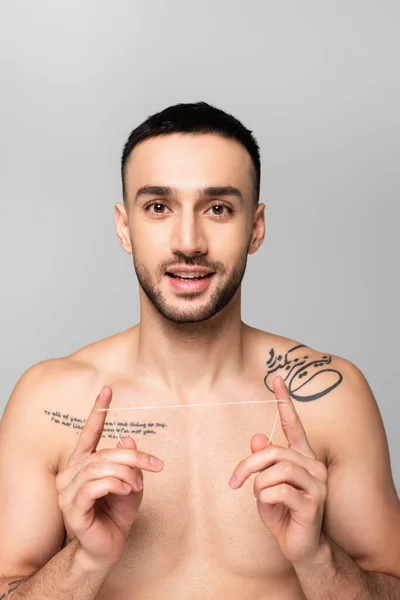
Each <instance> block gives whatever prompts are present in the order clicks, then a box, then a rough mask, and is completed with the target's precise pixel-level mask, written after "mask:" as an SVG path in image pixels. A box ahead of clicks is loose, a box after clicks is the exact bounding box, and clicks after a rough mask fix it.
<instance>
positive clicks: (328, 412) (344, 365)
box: [255, 332, 383, 462]
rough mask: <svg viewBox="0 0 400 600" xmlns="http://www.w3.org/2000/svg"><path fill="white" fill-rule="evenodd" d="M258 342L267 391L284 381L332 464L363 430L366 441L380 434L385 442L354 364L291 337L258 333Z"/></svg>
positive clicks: (364, 382) (376, 410)
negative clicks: (368, 437)
mask: <svg viewBox="0 0 400 600" xmlns="http://www.w3.org/2000/svg"><path fill="white" fill-rule="evenodd" d="M255 339H256V340H257V346H259V347H260V344H261V345H262V347H263V348H264V350H263V351H264V354H266V355H267V356H266V358H265V365H264V372H265V376H264V383H265V385H266V387H267V388H268V389H269V390H270V391H271V392H273V387H272V382H273V379H274V377H275V376H277V375H280V376H281V377H282V378H283V380H284V381H285V383H286V386H287V388H288V390H289V393H290V396H291V398H292V399H293V400H294V403H295V406H296V410H297V412H298V414H299V416H300V419H301V420H302V422H303V424H304V426H305V429H306V431H307V433H309V435H310V438H312V439H313V440H315V442H316V444H318V445H321V447H323V448H324V453H325V456H326V458H327V462H332V461H334V460H335V458H336V455H337V452H338V451H339V449H340V448H341V449H342V451H344V449H345V448H346V446H349V445H351V443H352V440H354V439H356V436H355V433H356V431H357V429H358V428H363V431H365V436H367V435H368V432H370V433H371V432H376V431H379V432H380V436H381V437H382V429H383V428H382V421H381V417H380V413H379V408H378V405H377V402H376V399H375V397H374V395H373V393H372V390H371V388H370V385H369V383H368V381H367V379H366V377H365V375H364V374H363V373H362V371H361V370H360V369H359V367H357V366H356V365H355V364H354V363H352V362H351V361H349V360H347V359H345V358H343V357H340V356H337V355H334V354H332V353H329V352H326V351H323V350H318V349H316V348H311V347H309V346H307V345H306V344H304V343H302V342H300V341H298V340H293V339H290V338H286V337H281V336H276V335H272V336H271V334H268V333H265V332H257V334H256V337H255ZM258 352H259V351H258Z"/></svg>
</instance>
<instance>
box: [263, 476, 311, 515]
mask: <svg viewBox="0 0 400 600" xmlns="http://www.w3.org/2000/svg"><path fill="white" fill-rule="evenodd" d="M258 501H259V502H260V503H261V504H278V503H279V502H282V504H284V505H285V506H287V507H288V508H289V509H290V510H291V511H294V512H295V513H298V514H301V515H303V516H304V517H306V515H308V513H309V510H310V504H311V503H310V501H309V499H308V498H307V496H305V495H304V494H302V493H301V492H299V490H296V489H295V488H294V487H292V486H291V485H288V484H287V483H281V484H279V485H275V486H273V487H269V488H265V489H264V490H262V491H261V492H260V494H259V496H258Z"/></svg>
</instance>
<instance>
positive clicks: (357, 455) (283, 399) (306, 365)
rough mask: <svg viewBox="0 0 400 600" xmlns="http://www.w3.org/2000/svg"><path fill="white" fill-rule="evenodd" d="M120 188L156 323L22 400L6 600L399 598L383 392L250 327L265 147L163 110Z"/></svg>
mask: <svg viewBox="0 0 400 600" xmlns="http://www.w3.org/2000/svg"><path fill="white" fill-rule="evenodd" d="M122 178H123V197H124V203H123V204H117V205H116V206H115V223H116V229H117V235H118V238H119V241H120V243H121V246H122V248H123V249H124V250H125V251H126V252H128V253H131V254H132V256H133V261H134V265H135V271H136V274H137V277H138V280H139V284H140V309H141V317H140V323H139V324H138V325H136V326H135V327H132V328H130V329H128V330H127V331H123V332H121V333H118V334H116V335H114V336H112V337H110V338H108V339H105V340H101V341H99V342H97V343H94V344H91V345H89V346H87V347H85V348H83V349H81V350H79V351H77V352H75V353H73V354H72V355H70V356H67V357H63V358H59V359H54V360H47V361H44V362H42V363H39V364H37V365H35V366H34V367H32V368H31V369H29V370H28V371H27V372H26V373H25V374H24V375H23V376H22V377H21V379H20V381H19V382H18V384H17V385H16V387H15V390H14V391H13V394H12V396H11V398H10V400H9V402H8V404H7V407H6V410H5V413H4V416H3V419H2V423H1V436H0V439H1V441H0V474H1V495H0V536H1V540H0V542H1V543H0V548H1V555H0V569H1V575H2V577H3V579H2V581H1V588H0V590H1V591H0V598H1V599H4V598H9V597H10V598H29V599H30V600H36V599H39V598H40V599H43V598H46V599H51V600H64V599H65V600H66V599H67V598H68V599H70V598H74V600H81V599H82V600H83V599H85V600H88V599H89V600H91V599H93V598H98V599H101V600H105V599H109V598H116V599H121V600H123V599H132V600H133V599H134V600H144V599H146V600H156V599H157V600H160V599H172V598H173V599H174V600H183V599H185V600H187V599H189V598H190V599H195V598H198V599H200V598H201V599H202V600H205V599H208V598H209V599H211V598H213V599H214V598H215V599H217V598H218V599H219V598H221V599H229V600H236V599H237V600H239V599H240V600H243V599H247V598H248V599H250V598H251V599H253V598H259V599H263V598H265V599H267V598H268V599H269V600H289V599H290V600H300V599H304V598H306V599H307V600H321V599H325V598H334V599H338V600H339V599H340V600H354V598H356V597H357V598H360V599H361V598H362V599H363V600H372V599H374V600H375V599H376V600H378V598H379V600H395V599H396V600H398V598H400V579H399V578H400V544H399V539H400V509H399V499H398V497H397V494H396V491H395V488H394V484H393V479H392V474H391V468H390V461H389V455H388V447H387V441H386V437H385V432H384V428H383V425H382V421H381V417H380V414H379V410H378V407H377V404H376V401H375V399H374V397H373V395H372V392H371V390H370V387H369V385H368V383H367V381H366V380H365V378H364V376H363V374H362V373H361V372H360V371H359V369H358V368H357V367H356V366H354V365H353V364H351V363H350V362H348V361H346V360H344V359H342V358H339V357H337V356H329V355H328V354H324V353H321V352H319V351H318V350H315V349H311V348H308V347H305V346H304V345H303V344H302V343H301V342H298V341H295V340H290V339H287V338H284V337H280V336H278V335H275V334H272V333H268V332H262V331H258V330H256V329H253V328H251V327H248V326H247V325H245V324H244V323H243V322H242V321H241V316H240V289H241V281H242V277H243V274H244V271H245V267H246V260H247V255H248V254H252V253H254V252H256V251H257V250H258V248H259V247H260V245H261V243H262V241H263V238H264V208H265V207H264V205H263V204H259V187H260V159H259V151H258V145H257V142H256V141H255V139H254V137H253V136H252V134H251V132H250V131H249V130H248V129H246V128H245V127H244V126H243V125H242V124H241V123H240V122H239V121H238V120H236V119H235V118H234V117H232V116H230V115H228V114H226V113H224V112H223V111H221V110H219V109H217V108H214V107H212V106H210V105H208V104H206V103H198V104H180V105H177V106H172V107H169V108H167V109H166V110H164V111H162V112H160V113H158V114H156V115H153V116H151V117H149V118H148V119H147V120H146V121H145V122H144V123H143V124H142V125H140V126H139V127H138V128H137V129H135V130H134V131H133V132H132V133H131V135H130V137H129V139H128V141H127V143H126V146H125V148H124V152H123V156H122ZM105 284H106V283H105ZM271 287H273V282H271ZM99 301H100V302H101V290H99ZM121 301H124V299H121ZM99 392H100V393H99ZM108 409H110V410H108ZM113 410H114V411H115V412H113ZM128 411H129V412H128ZM276 411H278V412H276ZM88 415H89V416H88ZM275 415H277V416H278V415H279V420H278V421H277V420H276V416H275ZM87 416H88V418H87V419H86V417H87ZM274 425H275V427H274ZM273 430H274V431H273ZM271 438H272V441H271Z"/></svg>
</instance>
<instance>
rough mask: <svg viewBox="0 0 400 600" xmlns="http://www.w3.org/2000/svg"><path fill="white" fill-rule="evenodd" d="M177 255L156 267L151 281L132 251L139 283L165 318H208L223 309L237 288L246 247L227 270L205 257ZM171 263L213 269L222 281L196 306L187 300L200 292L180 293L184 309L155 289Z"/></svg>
mask: <svg viewBox="0 0 400 600" xmlns="http://www.w3.org/2000/svg"><path fill="white" fill-rule="evenodd" d="M177 254H178V253H177ZM179 257H180V258H179V260H175V261H173V262H171V261H169V262H168V263H163V264H161V265H160V266H159V267H158V269H157V274H156V278H155V279H156V282H154V281H153V280H152V277H151V274H150V272H149V270H148V269H146V267H145V266H144V265H143V264H141V263H140V262H139V261H138V260H137V259H136V257H135V252H133V264H134V267H135V272H136V276H137V278H138V281H139V285H140V287H141V288H142V290H143V292H144V293H145V294H146V296H147V298H148V299H149V300H150V302H151V304H152V305H153V306H154V308H155V309H156V310H157V311H158V312H159V313H160V315H162V316H163V317H164V318H165V319H167V320H168V321H171V322H172V323H177V324H180V323H200V322H201V321H207V320H208V319H211V317H213V316H214V315H216V314H217V313H219V312H220V311H221V310H222V309H223V308H225V306H227V304H229V302H230V301H231V300H232V298H233V297H234V295H235V294H236V292H237V290H238V289H239V286H240V284H241V283H242V279H243V276H244V273H245V270H246V265H247V250H246V253H245V254H244V255H243V256H242V257H241V259H240V261H239V262H238V263H237V264H236V265H235V266H234V267H233V268H232V269H231V270H230V271H229V272H228V273H227V269H226V267H225V266H224V264H223V263H221V262H207V263H206V262H205V261H204V258H201V257H199V258H189V257H187V256H186V255H184V254H179ZM172 265H186V266H198V267H206V268H209V269H211V270H212V271H214V273H215V274H214V275H213V277H217V276H218V275H219V276H220V280H221V281H220V283H219V284H218V285H217V287H216V289H215V290H214V292H213V293H212V295H211V297H210V299H209V300H208V302H207V303H206V304H204V305H202V306H198V307H191V306H190V303H191V302H192V301H193V300H195V299H196V298H198V297H199V296H200V295H201V292H199V293H187V294H185V293H183V294H179V299H180V300H181V302H182V303H183V302H185V304H186V306H185V308H182V307H179V308H177V307H175V306H173V305H172V304H169V303H168V302H167V300H166V299H165V297H164V296H163V295H162V293H161V291H160V290H159V289H158V285H159V284H160V283H161V281H162V278H163V277H164V276H165V274H166V272H167V271H168V267H171V266H172Z"/></svg>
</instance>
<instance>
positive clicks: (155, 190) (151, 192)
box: [134, 185, 243, 202]
mask: <svg viewBox="0 0 400 600" xmlns="http://www.w3.org/2000/svg"><path fill="white" fill-rule="evenodd" d="M177 193H178V190H177V188H173V187H169V186H163V185H144V186H142V187H140V188H139V189H138V191H137V192H136V194H135V199H134V202H136V201H137V200H138V198H139V197H140V196H173V195H174V194H177ZM197 194H198V198H204V197H207V196H219V197H224V196H236V197H237V198H239V200H242V201H243V194H242V192H241V191H240V190H239V188H237V187H234V186H233V185H223V186H210V187H205V188H197Z"/></svg>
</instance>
